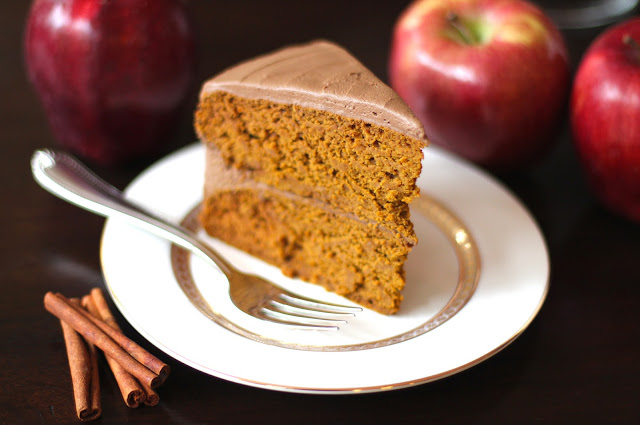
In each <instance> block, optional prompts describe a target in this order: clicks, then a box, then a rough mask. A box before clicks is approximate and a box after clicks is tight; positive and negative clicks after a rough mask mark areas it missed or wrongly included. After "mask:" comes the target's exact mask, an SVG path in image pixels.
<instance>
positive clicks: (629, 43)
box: [622, 34, 640, 62]
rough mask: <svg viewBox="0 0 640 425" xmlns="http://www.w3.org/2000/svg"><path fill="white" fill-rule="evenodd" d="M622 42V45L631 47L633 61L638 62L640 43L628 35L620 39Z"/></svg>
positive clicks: (639, 59) (639, 60)
mask: <svg viewBox="0 0 640 425" xmlns="http://www.w3.org/2000/svg"><path fill="white" fill-rule="evenodd" d="M622 42H623V43H624V44H626V45H627V46H629V47H631V49H633V50H632V52H633V53H632V54H633V55H634V57H635V59H636V60H637V61H638V62H640V43H638V42H637V41H636V40H635V39H634V38H633V37H631V36H630V35H629V34H625V35H624V36H623V37H622Z"/></svg>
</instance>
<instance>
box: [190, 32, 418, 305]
mask: <svg viewBox="0 0 640 425" xmlns="http://www.w3.org/2000/svg"><path fill="white" fill-rule="evenodd" d="M195 128H196V132H197V134H198V136H199V137H200V139H201V140H202V141H203V142H204V144H205V146H206V151H207V154H206V165H205V168H206V175H205V188H204V199H203V205H202V210H201V213H200V221H201V223H202V226H203V227H204V229H205V230H206V231H207V232H208V233H209V234H210V235H212V236H214V237H217V238H220V239H222V240H224V241H226V242H227V243H229V244H231V245H234V246H236V247H238V248H240V249H242V250H245V251H247V252H249V253H251V254H253V255H256V256H258V257H259V258H262V259H263V260H265V261H267V262H269V263H272V264H275V265H277V266H279V267H280V268H281V269H282V270H283V272H284V273H285V274H287V275H290V276H296V277H300V278H302V279H304V280H307V281H310V282H314V283H318V284H321V285H323V286H324V287H326V288H327V289H328V290H330V291H334V292H336V293H338V294H340V295H343V296H345V297H347V298H349V299H351V300H354V301H355V302H358V303H360V304H362V305H364V306H366V307H369V308H371V309H373V310H376V311H378V312H380V313H384V314H392V313H395V312H396V311H397V310H398V307H399V305H400V302H401V300H402V295H401V291H402V289H403V287H404V285H405V282H404V269H403V265H404V262H405V260H406V258H407V254H408V253H409V251H410V249H411V247H412V246H413V245H415V244H416V243H417V238H416V235H415V232H414V231H413V226H412V224H411V221H410V217H409V206H408V203H409V202H410V201H411V200H412V199H414V198H415V197H417V196H418V194H419V189H418V187H417V185H416V179H417V177H418V176H419V175H420V171H421V160H422V148H423V147H424V146H426V144H427V140H426V137H425V135H424V130H423V128H422V125H421V124H420V122H419V121H418V119H417V118H416V117H415V116H414V115H413V113H412V112H411V111H410V109H409V108H408V107H407V105H406V104H405V103H404V102H403V101H402V100H401V99H400V98H399V97H398V95H397V94H396V93H395V92H394V91H393V90H392V89H391V88H389V87H388V86H387V85H385V84H384V83H383V82H381V81H380V80H379V79H378V78H376V77H375V76H374V75H373V74H372V73H371V72H370V71H369V70H367V69H366V67H364V66H363V65H362V64H361V63H360V62H358V61H357V60H356V59H355V58H354V57H353V56H351V55H350V54H349V53H348V52H347V51H346V50H344V49H342V48H341V47H339V46H337V45H335V44H333V43H329V42H326V41H317V42H313V43H309V44H305V45H300V46H293V47H288V48H284V49H281V50H278V51H276V52H274V53H271V54H267V55H264V56H261V57H258V58H255V59H253V60H249V61H247V62H244V63H242V64H239V65H237V66H235V67H232V68H230V69H228V70H226V71H224V72H222V73H221V74H219V75H218V76H216V77H214V78H212V79H211V80H209V81H207V82H206V83H205V84H204V85H203V87H202V90H201V93H200V101H199V104H198V108H197V111H196V113H195Z"/></svg>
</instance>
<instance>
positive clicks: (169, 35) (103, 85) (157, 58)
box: [24, 0, 195, 164]
mask: <svg viewBox="0 0 640 425" xmlns="http://www.w3.org/2000/svg"><path fill="white" fill-rule="evenodd" d="M24 47H25V61H26V66H27V71H28V76H29V79H30V80H31V82H32V83H33V85H34V86H35V89H36V92H37V93H38V95H39V97H40V100H41V101H42V104H43V106H44V110H45V113H46V116H47V119H48V121H49V124H50V126H51V128H52V131H53V134H54V136H55V138H56V139H58V141H59V142H60V143H61V144H62V145H63V146H64V147H66V148H68V149H69V150H71V151H73V152H75V153H76V154H79V155H81V156H83V157H85V158H88V159H90V160H93V161H94V162H96V163H99V164H114V163H118V162H122V161H125V160H128V159H131V158H135V157H139V156H141V155H144V154H146V153H151V152H154V151H156V150H157V149H158V148H159V147H160V146H161V144H162V142H163V141H164V140H166V139H167V135H168V134H170V132H171V130H172V129H173V128H174V126H175V125H176V124H177V120H178V117H179V115H180V113H179V112H180V109H181V106H182V105H183V103H184V101H185V99H186V96H187V94H188V92H189V90H190V88H191V84H192V79H193V78H194V62H195V61H194V55H195V52H194V35H193V30H192V27H191V24H190V21H189V19H188V18H187V14H186V11H185V7H184V4H183V2H182V1H180V0H153V1H148V0H109V1H104V0H35V1H34V2H33V4H32V5H31V9H30V12H29V16H28V19H27V24H26V32H25V45H24Z"/></svg>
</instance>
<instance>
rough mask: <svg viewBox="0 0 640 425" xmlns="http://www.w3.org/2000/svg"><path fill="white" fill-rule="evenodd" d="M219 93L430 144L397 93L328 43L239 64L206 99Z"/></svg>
mask: <svg viewBox="0 0 640 425" xmlns="http://www.w3.org/2000/svg"><path fill="white" fill-rule="evenodd" d="M218 91H222V92H226V93H231V94H234V95H236V96H239V97H243V98H246V99H265V100H269V101H272V102H274V103H283V104H294V105H298V106H302V107H306V108H310V109H317V110H322V111H329V112H332V113H334V114H336V115H340V116H344V117H348V118H353V119H356V120H362V121H365V122H368V123H370V124H373V125H377V126H380V127H387V128H389V129H391V130H393V131H396V132H398V133H401V134H406V135H407V136H409V137H411V138H415V139H418V140H420V141H421V142H422V143H423V144H425V145H426V143H427V139H426V136H425V134H424V127H423V126H422V124H421V123H420V120H418V118H417V117H416V116H415V115H414V114H413V112H412V111H411V109H410V108H409V107H408V106H407V105H406V103H404V101H402V99H401V98H400V97H399V96H398V95H397V93H396V92H394V91H393V89H391V88H390V87H389V86H387V85H386V84H385V83H383V82H382V81H381V80H380V79H378V78H377V77H376V76H375V75H374V74H373V73H372V72H371V71H369V70H368V69H367V67H365V66H364V65H363V64H362V63H360V62H359V61H358V60H357V59H356V58H355V57H353V56H352V55H351V54H350V53H349V52H348V51H346V50H345V49H343V48H342V47H340V46H338V45H336V44H334V43H331V42H328V41H324V40H319V41H315V42H311V43H307V44H301V45H297V46H290V47H286V48H283V49H280V50H277V51H275V52H271V53H268V54H265V55H262V56H259V57H256V58H253V59H251V60H248V61H246V62H243V63H240V64H238V65H235V66H233V67H231V68H229V69H227V70H225V71H224V72H222V73H220V74H218V75H217V76H216V77H214V78H212V79H210V80H209V81H207V82H206V83H205V84H204V86H203V87H202V91H201V98H203V97H207V96H208V95H209V94H210V93H214V92H218Z"/></svg>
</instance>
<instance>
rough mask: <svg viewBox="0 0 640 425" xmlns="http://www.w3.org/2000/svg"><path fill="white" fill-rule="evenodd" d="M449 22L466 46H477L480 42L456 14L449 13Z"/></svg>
mask: <svg viewBox="0 0 640 425" xmlns="http://www.w3.org/2000/svg"><path fill="white" fill-rule="evenodd" d="M447 22H449V24H450V25H451V27H453V29H454V30H455V31H456V32H457V34H458V35H459V36H460V38H461V39H462V41H463V42H464V43H465V44H476V43H477V42H478V39H477V37H475V35H474V34H473V31H470V30H469V28H467V27H466V26H465V25H464V24H463V23H462V22H461V21H460V17H459V16H458V15H457V14H456V13H455V12H448V13H447Z"/></svg>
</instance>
